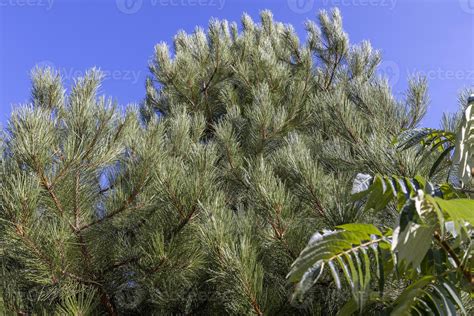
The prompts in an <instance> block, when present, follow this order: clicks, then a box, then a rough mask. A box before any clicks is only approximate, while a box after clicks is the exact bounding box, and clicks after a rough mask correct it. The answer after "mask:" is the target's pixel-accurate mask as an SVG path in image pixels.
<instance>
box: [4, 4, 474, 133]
mask: <svg viewBox="0 0 474 316" xmlns="http://www.w3.org/2000/svg"><path fill="white" fill-rule="evenodd" d="M334 6H337V7H339V8H340V10H341V12H342V14H343V18H344V25H345V30H346V31H347V32H348V33H349V36H350V40H351V42H352V43H358V42H360V41H361V40H364V39H368V40H370V41H371V42H372V44H373V46H374V47H376V48H378V49H380V50H381V51H382V53H383V58H384V60H385V62H384V63H383V64H382V67H381V72H383V73H384V74H386V75H387V76H388V77H389V79H390V82H391V84H392V85H393V90H394V92H395V95H396V96H399V97H402V96H403V91H404V89H405V88H406V82H407V80H406V79H407V77H408V76H410V74H413V73H416V72H419V73H422V74H425V75H427V76H428V79H429V83H430V96H431V106H430V108H429V112H428V116H427V118H426V119H425V120H424V122H423V124H424V125H426V126H433V127H437V126H438V121H439V118H440V117H441V113H442V112H444V111H454V110H455V109H456V108H457V102H456V98H457V93H458V91H459V90H460V89H461V88H463V87H474V0H94V1H93V0H81V1H79V0H76V1H74V0H0V123H5V122H6V120H7V119H8V116H9V114H10V112H11V109H12V106H14V105H15V104H21V103H25V102H27V101H28V98H29V89H30V82H29V72H30V70H31V69H32V68H33V67H34V66H35V65H37V64H43V65H52V66H55V67H56V68H58V69H60V71H61V72H62V73H63V76H64V78H65V83H66V85H70V84H71V82H72V80H71V79H72V78H73V77H74V76H76V75H82V74H84V72H85V70H86V69H88V68H90V67H93V66H98V67H100V68H101V69H102V70H104V71H106V72H107V73H108V77H107V79H106V81H105V82H104V84H103V89H102V93H104V94H107V95H110V96H112V97H114V98H115V99H116V100H117V101H118V102H119V103H120V104H123V105H125V104H128V103H134V102H139V101H140V100H141V99H142V98H143V97H144V93H145V89H144V81H145V77H146V76H147V75H148V70H147V64H148V60H149V58H150V56H151V55H152V53H153V46H154V45H155V44H156V43H158V42H161V41H166V42H171V41H172V38H173V36H174V35H175V33H176V32H177V31H178V30H180V29H184V30H185V31H188V32H192V31H193V29H194V27H195V26H196V25H200V26H204V27H205V26H206V25H207V23H208V21H209V19H210V18H211V17H216V18H220V19H227V20H231V21H240V16H241V14H242V12H247V13H249V14H250V15H251V16H252V17H253V18H254V19H255V20H257V19H258V13H259V11H261V10H262V9H270V10H272V11H273V13H274V16H275V19H276V20H279V21H282V22H285V23H291V24H293V26H294V27H295V28H296V30H297V31H298V33H299V34H300V35H301V37H302V38H305V34H304V28H303V23H304V21H305V20H306V19H314V18H315V16H316V12H317V11H318V10H320V9H323V8H326V9H329V8H331V7H334Z"/></svg>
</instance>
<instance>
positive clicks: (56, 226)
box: [0, 10, 432, 315]
mask: <svg viewBox="0 0 474 316" xmlns="http://www.w3.org/2000/svg"><path fill="white" fill-rule="evenodd" d="M306 29H307V40H306V41H305V42H304V43H301V42H300V40H299V39H298V37H297V35H296V33H295V31H294V30H293V28H292V27H291V26H289V25H284V24H282V23H278V22H275V21H274V20H273V17H272V15H271V13H270V12H268V11H264V12H262V14H261V21H260V23H255V22H254V21H252V19H251V18H250V17H249V16H248V15H244V16H243V18H242V26H241V30H239V28H238V27H237V25H236V24H235V23H232V24H229V23H228V22H227V21H217V20H212V21H211V22H210V24H209V27H208V29H207V31H204V30H203V29H201V28H197V29H196V30H195V32H193V33H192V34H186V33H184V32H180V33H178V34H177V35H176V37H175V39H174V47H173V49H172V50H171V49H170V48H169V47H168V46H167V45H166V44H159V45H157V46H156V48H155V54H154V57H153V59H152V62H151V64H150V72H151V75H150V77H149V78H148V79H147V81H146V98H145V100H144V101H143V102H142V103H141V104H140V106H133V105H130V106H128V107H127V108H126V109H125V110H123V109H122V108H120V107H119V106H118V105H117V104H115V102H114V101H113V100H111V99H107V98H105V97H100V96H98V93H99V91H100V82H101V75H100V72H99V71H97V70H91V71H90V72H88V73H87V74H86V76H85V77H84V78H79V79H78V80H77V81H76V82H75V84H74V85H73V87H72V89H71V92H70V93H69V94H67V93H66V92H65V89H64V87H63V85H62V82H61V76H60V74H58V73H57V72H55V71H54V70H52V69H36V70H35V71H34V72H33V75H32V92H31V103H30V104H27V105H24V106H20V107H18V108H17V109H16V110H15V111H14V112H13V113H12V115H11V118H10V121H9V124H8V127H7V128H6V130H5V132H4V135H3V137H2V138H1V143H0V146H1V148H2V152H3V154H2V157H1V160H0V161H1V168H0V179H1V187H0V190H1V194H0V218H1V221H0V225H1V227H0V251H1V252H0V254H1V255H0V260H1V261H0V264H1V268H2V270H1V274H0V275H1V277H0V280H1V286H0V291H1V294H2V305H3V309H4V310H5V311H9V312H15V313H17V314H32V313H38V314H41V313H46V314H51V313H58V314H102V313H105V314H109V315H117V314H157V315H168V314H170V315H171V314H197V315H201V314H202V315H208V314H212V315H214V314H216V315H220V314H224V315H225V314H232V315H234V314H236V315H243V314H256V315H297V314H298V315H299V314H308V315H313V314H314V315H318V314H335V313H336V312H337V311H338V310H339V309H340V308H341V306H342V305H343V304H344V303H345V302H346V301H347V297H348V291H347V289H346V290H338V289H337V288H336V286H335V285H334V284H333V282H331V279H330V278H326V279H325V280H322V281H321V280H320V283H319V285H318V286H315V287H313V288H312V292H311V291H309V292H310V293H309V294H307V295H306V296H305V298H304V299H301V298H300V297H295V296H294V295H292V293H294V290H295V285H294V284H292V283H290V282H288V280H287V278H286V275H287V273H288V272H289V270H290V266H291V264H292V262H293V261H294V260H295V259H296V258H297V257H298V255H299V253H300V252H301V250H302V249H303V248H304V247H305V245H306V243H307V241H308V239H309V238H310V236H311V235H312V234H313V232H314V231H315V230H318V229H323V228H328V229H331V228H334V227H336V226H337V225H341V224H346V223H353V222H365V223H373V224H377V225H380V226H381V225H391V224H392V223H393V222H394V221H395V220H396V215H397V214H398V213H397V211H396V208H395V207H394V206H391V205H388V206H387V211H386V212H384V213H383V214H382V213H380V212H378V213H376V212H370V211H365V208H364V206H363V205H361V204H360V203H358V202H353V201H352V200H351V199H350V193H351V188H352V180H353V179H354V178H355V176H356V175H357V174H358V173H368V174H376V173H380V174H397V175H400V176H406V177H414V176H415V175H416V174H417V173H418V174H422V175H427V174H428V173H429V170H430V165H431V164H430V163H431V162H432V160H430V159H431V158H426V159H422V158H420V157H419V156H417V155H415V153H414V151H402V152H400V151H397V150H396V149H395V148H394V146H393V139H394V138H395V137H396V136H397V135H399V134H400V133H401V132H402V131H403V130H404V129H408V128H413V127H416V126H417V125H418V124H419V122H420V120H421V119H422V117H423V115H424V113H425V111H426V106H427V103H428V97H427V83H426V80H424V79H422V78H413V79H412V80H411V81H410V85H409V88H408V91H407V95H406V98H405V99H404V100H397V99H395V98H394V97H393V95H392V93H391V90H390V87H389V85H388V82H387V80H386V79H384V78H381V77H379V76H377V74H376V70H377V66H378V64H379V63H380V61H381V57H380V54H379V52H377V51H376V50H374V49H372V47H371V45H370V44H369V43H368V42H363V43H361V44H360V45H353V44H350V43H349V40H348V36H347V34H346V33H345V32H344V31H343V28H342V19H341V16H340V13H339V11H338V10H333V11H332V12H329V13H328V12H325V11H322V12H321V13H320V14H319V25H318V24H317V23H315V22H312V21H308V22H307V23H306ZM397 286H398V285H396V284H395V285H393V287H392V289H389V290H392V291H394V293H395V292H396V290H397Z"/></svg>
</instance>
